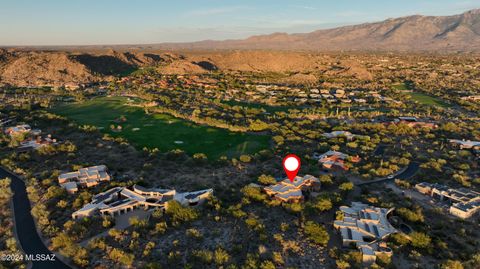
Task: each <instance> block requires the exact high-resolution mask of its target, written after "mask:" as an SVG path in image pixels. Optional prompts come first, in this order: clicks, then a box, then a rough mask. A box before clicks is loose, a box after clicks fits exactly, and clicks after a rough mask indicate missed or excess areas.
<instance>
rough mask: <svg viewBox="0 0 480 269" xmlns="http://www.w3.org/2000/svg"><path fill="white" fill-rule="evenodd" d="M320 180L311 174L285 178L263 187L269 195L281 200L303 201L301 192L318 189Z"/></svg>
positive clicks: (288, 201) (290, 201)
mask: <svg viewBox="0 0 480 269" xmlns="http://www.w3.org/2000/svg"><path fill="white" fill-rule="evenodd" d="M320 186H321V184H320V180H319V179H318V178H316V177H314V176H312V175H305V176H303V177H300V176H297V177H295V178H294V180H293V181H290V179H288V178H286V179H284V180H282V181H280V182H278V183H277V184H274V185H270V186H267V187H264V188H263V190H264V191H265V193H266V194H267V195H269V196H270V197H272V198H274V199H277V200H279V201H282V202H287V203H294V202H300V201H303V199H304V196H303V192H311V191H319V190H320Z"/></svg>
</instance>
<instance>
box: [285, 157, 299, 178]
mask: <svg viewBox="0 0 480 269" xmlns="http://www.w3.org/2000/svg"><path fill="white" fill-rule="evenodd" d="M283 170H285V173H286V174H287V177H288V179H290V181H291V182H293V180H294V179H295V177H296V176H297V174H298V170H300V158H299V157H298V156H297V155H295V154H288V155H287V156H285V158H283Z"/></svg>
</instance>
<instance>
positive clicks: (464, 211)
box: [415, 182, 480, 219]
mask: <svg viewBox="0 0 480 269" xmlns="http://www.w3.org/2000/svg"><path fill="white" fill-rule="evenodd" d="M415 189H417V191H419V192H420V193H422V194H425V195H428V196H431V197H433V198H435V199H438V200H440V201H448V202H450V203H451V206H450V208H449V213H450V214H452V215H454V216H457V217H459V218H462V219H467V218H470V217H472V216H473V215H475V214H476V213H477V212H480V193H479V192H476V191H473V190H469V189H466V188H458V189H453V188H450V187H448V186H445V185H441V184H438V183H427V182H421V183H418V184H416V185H415Z"/></svg>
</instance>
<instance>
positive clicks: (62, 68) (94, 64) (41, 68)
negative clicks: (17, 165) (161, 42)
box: [0, 50, 372, 87]
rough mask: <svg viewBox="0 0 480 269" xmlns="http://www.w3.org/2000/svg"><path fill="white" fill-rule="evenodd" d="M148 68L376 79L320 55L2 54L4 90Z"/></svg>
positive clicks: (292, 78)
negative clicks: (5, 86)
mask: <svg viewBox="0 0 480 269" xmlns="http://www.w3.org/2000/svg"><path fill="white" fill-rule="evenodd" d="M144 66H153V67H155V68H156V69H157V71H158V72H159V73H161V74H201V73H206V72H210V71H215V70H222V71H225V72H238V71H240V72H260V73H261V72H277V73H285V74H287V75H288V76H289V77H288V78H287V79H286V80H285V82H291V83H294V82H313V81H316V79H317V78H316V77H315V75H313V74H311V73H315V74H319V73H325V74H329V75H334V76H338V77H354V78H358V79H362V80H370V79H372V75H371V74H370V73H369V71H368V70H367V68H366V67H365V66H364V65H363V64H361V63H360V62H358V61H355V60H348V61H347V60H342V61H337V59H335V57H332V56H328V55H322V54H318V53H307V52H287V51H222V52H175V53H165V52H161V53H160V52H159V53H139V52H117V51H112V50H110V51H106V52H104V53H99V52H96V53H94V54H93V53H92V54H90V53H86V52H82V53H73V52H65V51H63V52H59V51H6V50H3V51H0V85H13V86H20V87H28V86H72V87H74V86H75V85H81V84H88V83H92V82H97V81H105V80H109V79H111V78H113V76H116V75H125V74H128V73H129V72H131V71H133V70H135V69H137V68H139V67H144Z"/></svg>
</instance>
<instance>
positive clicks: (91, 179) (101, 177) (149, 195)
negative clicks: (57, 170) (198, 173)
mask: <svg viewBox="0 0 480 269" xmlns="http://www.w3.org/2000/svg"><path fill="white" fill-rule="evenodd" d="M110 180H111V177H110V175H109V173H108V169H107V167H106V166H105V165H97V166H91V167H86V168H81V169H79V170H78V171H75V172H69V173H64V174H61V175H59V176H58V183H59V184H60V186H62V187H63V188H65V189H66V190H67V192H68V193H70V194H74V193H76V192H78V190H79V187H83V188H89V187H93V186H96V185H98V184H100V183H101V182H106V181H110ZM212 193H213V190H212V189H207V190H201V191H195V192H183V193H181V192H176V191H175V190H171V189H146V188H143V187H141V186H139V185H134V186H133V187H132V188H127V187H115V188H112V189H110V190H107V191H105V192H102V193H99V194H97V195H95V196H93V198H92V201H91V202H90V203H88V204H86V205H85V206H84V207H82V208H81V209H79V210H77V211H75V212H73V214H72V218H73V219H78V218H83V217H89V216H93V215H95V214H100V215H103V216H107V215H108V216H112V217H114V216H118V215H121V214H124V213H127V212H130V211H133V210H134V209H137V208H143V209H145V210H150V209H156V208H159V209H162V210H165V209H166V206H168V204H167V202H168V201H171V200H175V201H178V202H179V203H181V204H182V205H189V206H195V205H197V204H200V203H201V202H203V201H204V200H205V199H206V198H207V197H209V196H210V195H211V194H212Z"/></svg>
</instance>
